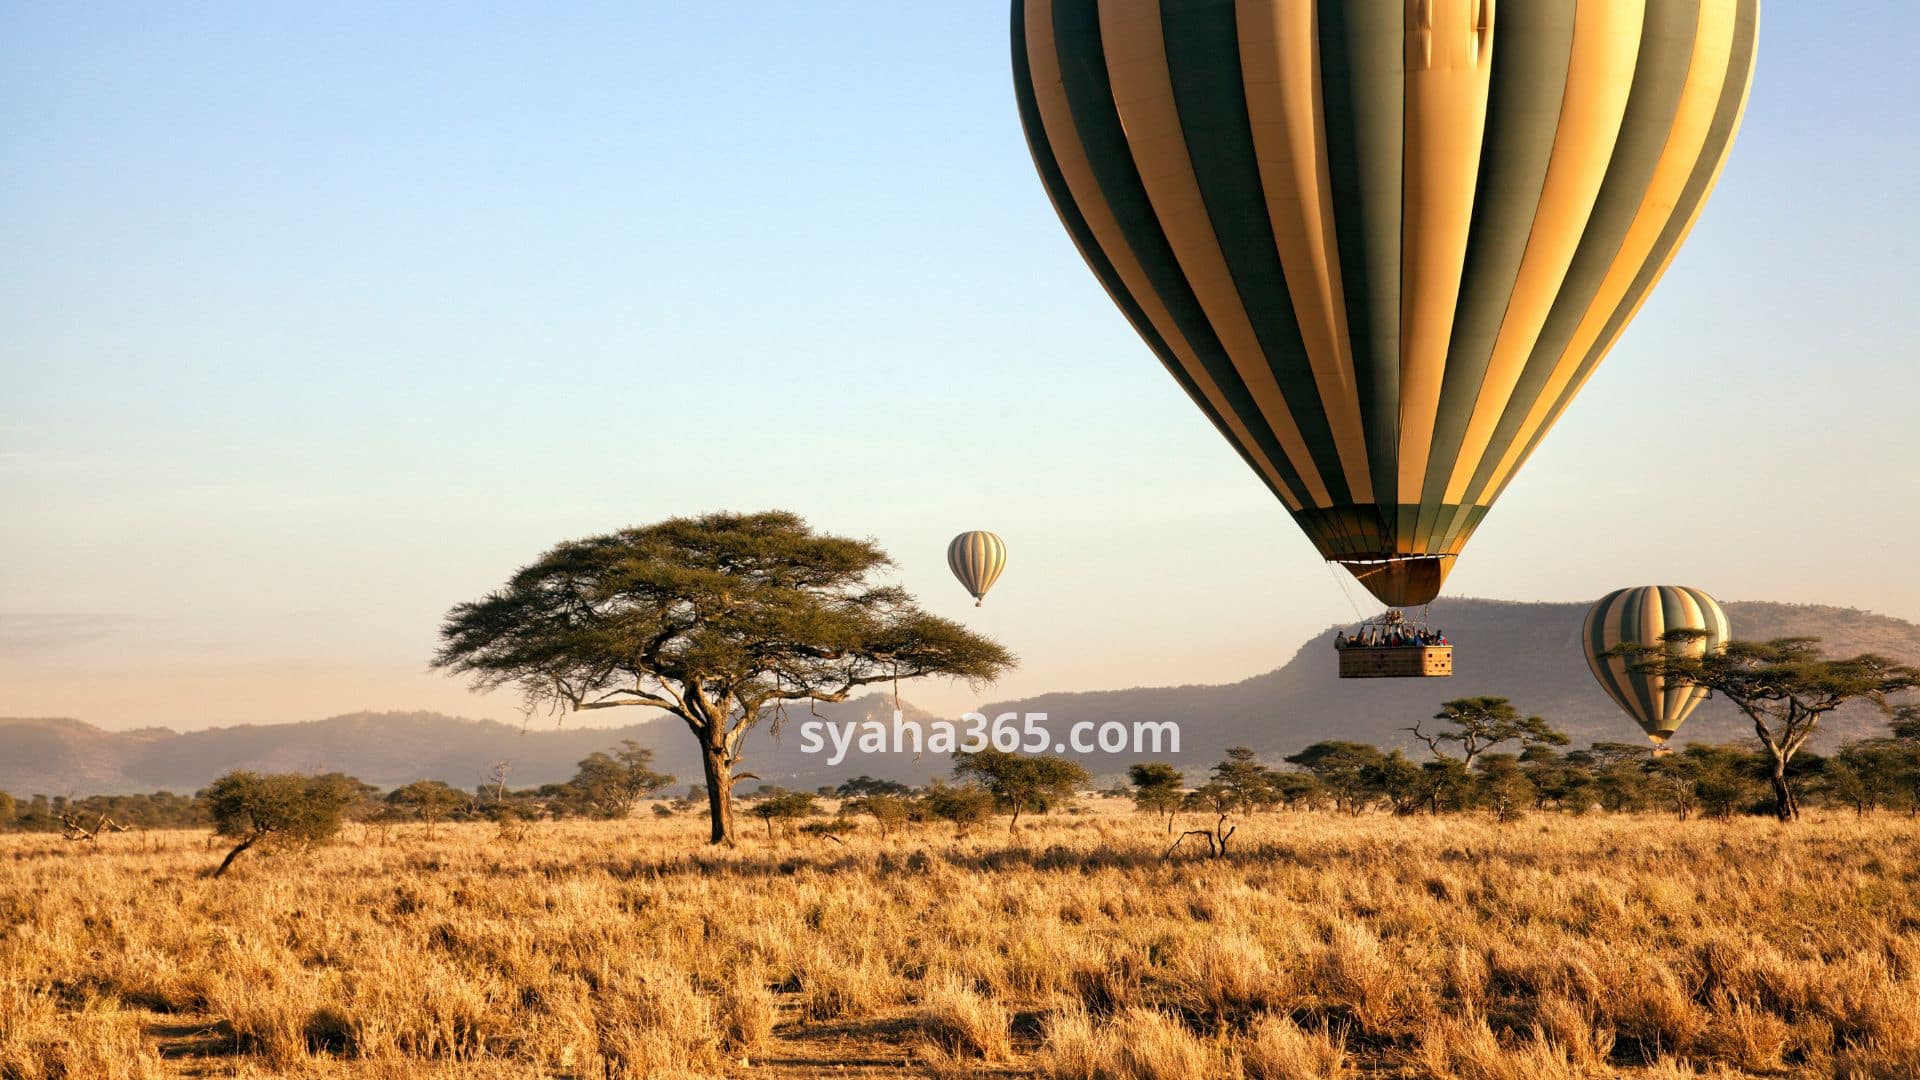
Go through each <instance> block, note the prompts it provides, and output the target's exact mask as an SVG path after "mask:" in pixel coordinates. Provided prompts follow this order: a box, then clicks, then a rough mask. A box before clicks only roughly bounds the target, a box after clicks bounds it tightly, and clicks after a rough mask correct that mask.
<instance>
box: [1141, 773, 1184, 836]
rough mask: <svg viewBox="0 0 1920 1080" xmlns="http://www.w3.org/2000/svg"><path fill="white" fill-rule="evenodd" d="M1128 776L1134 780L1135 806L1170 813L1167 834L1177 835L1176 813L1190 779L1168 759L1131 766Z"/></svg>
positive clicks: (1152, 811) (1150, 810) (1156, 812)
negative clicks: (1168, 762)
mask: <svg viewBox="0 0 1920 1080" xmlns="http://www.w3.org/2000/svg"><path fill="white" fill-rule="evenodd" d="M1127 779H1129V780H1131V781H1132V782H1133V806H1134V809H1136V810H1146V811H1149V812H1151V813H1155V814H1165V815H1167V835H1169V836H1171V835H1173V815H1174V814H1175V813H1177V812H1178V811H1179V810H1180V800H1181V797H1182V796H1183V795H1184V794H1185V791H1184V789H1185V788H1186V786H1187V778H1186V777H1184V776H1182V775H1180V770H1179V769H1176V768H1174V767H1173V766H1172V765H1169V764H1167V763H1166V762H1164V761H1143V762H1141V763H1139V764H1138V765H1129V766H1128V767H1127Z"/></svg>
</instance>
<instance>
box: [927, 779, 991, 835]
mask: <svg viewBox="0 0 1920 1080" xmlns="http://www.w3.org/2000/svg"><path fill="white" fill-rule="evenodd" d="M993 806H994V797H993V792H991V791H988V790H987V789H986V788H983V787H980V786H979V785H977V784H962V785H959V786H957V787H956V786H953V785H950V784H945V783H942V782H940V781H938V780H936V781H934V782H933V783H932V784H929V785H928V786H927V790H926V794H924V795H922V796H920V806H919V809H920V811H921V812H922V813H923V814H924V815H925V816H927V817H929V818H932V819H934V820H936V821H951V822H953V824H954V826H955V827H956V828H958V829H959V831H961V832H966V831H967V830H968V829H970V828H972V827H973V826H975V825H978V824H980V823H981V822H983V821H985V820H987V818H989V817H991V816H992V815H993Z"/></svg>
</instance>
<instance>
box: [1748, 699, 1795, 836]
mask: <svg viewBox="0 0 1920 1080" xmlns="http://www.w3.org/2000/svg"><path fill="white" fill-rule="evenodd" d="M1785 727H1786V730H1785V731H1784V732H1783V733H1782V734H1781V737H1780V738H1779V739H1775V738H1774V737H1773V733H1772V732H1770V731H1768V730H1767V725H1765V724H1763V723H1761V722H1760V717H1758V716H1754V717H1753V728H1754V732H1755V733H1756V734H1758V735H1759V736H1760V743H1761V745H1763V746H1765V747H1766V748H1767V752H1768V753H1770V754H1772V755H1773V776H1772V777H1770V779H1771V780H1772V782H1773V813H1774V816H1775V817H1778V818H1779V819H1780V820H1781V821H1798V820H1800V802H1799V800H1797V799H1795V798H1794V797H1793V785H1791V784H1789V783H1787V762H1788V761H1791V760H1792V759H1793V753H1794V751H1796V750H1798V749H1800V742H1799V741H1796V737H1795V731H1794V726H1793V722H1792V719H1791V718H1789V719H1788V721H1787V723H1786V725H1785ZM1800 738H1801V739H1804V736H1801V737H1800Z"/></svg>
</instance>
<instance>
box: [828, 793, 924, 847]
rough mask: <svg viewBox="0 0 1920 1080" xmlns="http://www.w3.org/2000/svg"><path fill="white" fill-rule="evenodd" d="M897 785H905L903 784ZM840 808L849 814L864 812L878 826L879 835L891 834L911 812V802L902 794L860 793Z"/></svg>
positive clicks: (902, 823) (903, 822) (904, 822)
mask: <svg viewBox="0 0 1920 1080" xmlns="http://www.w3.org/2000/svg"><path fill="white" fill-rule="evenodd" d="M899 786H900V787H902V788H905V787H906V785H904V784H902V785H899ZM842 810H844V811H845V812H846V813H849V814H865V815H866V816H868V817H870V818H872V819H873V823H874V824H875V825H877V826H879V827H880V835H881V836H889V835H892V833H893V830H894V829H896V828H898V827H900V826H901V825H904V824H906V822H907V820H908V819H909V818H910V817H911V816H912V814H913V807H912V804H911V803H909V802H908V801H907V799H906V797H905V796H904V795H892V794H884V793H875V794H872V795H862V796H860V797H859V798H857V799H851V800H849V801H848V802H847V803H846V804H845V805H844V806H843V807H842Z"/></svg>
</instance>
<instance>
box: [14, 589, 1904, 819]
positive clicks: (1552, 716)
mask: <svg viewBox="0 0 1920 1080" xmlns="http://www.w3.org/2000/svg"><path fill="white" fill-rule="evenodd" d="M1724 607H1725V608H1726V610H1727V613H1728V617H1729V619H1730V620H1731V622H1732V624H1733V629H1734V633H1735V634H1736V635H1737V636H1739V637H1742V638H1747V639H1761V640H1764V639H1768V638H1774V637H1785V636H1814V637H1819V638H1821V639H1822V640H1823V642H1824V645H1825V648H1826V649H1827V651H1828V652H1829V653H1830V654H1845V655H1851V654H1854V653H1859V652H1878V653H1882V654H1884V655H1888V656H1892V657H1894V658H1895V659H1898V660H1901V661H1904V662H1907V663H1913V664H1920V625H1915V624H1914V623H1911V622H1907V621H1905V620H1902V619H1898V618H1894V617H1892V616H1886V615H1879V614H1876V613H1872V612H1866V611H1860V610H1858V609H1853V608H1840V607H1833V606H1829V605H1820V604H1783V603H1772V602H1766V601H1745V602H1735V603H1728V604H1725V605H1724ZM1585 612H1586V605H1585V604H1570V603H1553V602H1527V601H1504V600H1478V599H1463V600H1443V601H1439V602H1436V603H1435V604H1434V605H1433V607H1432V609H1431V619H1432V622H1433V624H1434V625H1436V626H1438V627H1441V628H1444V629H1446V630H1447V632H1448V634H1449V635H1450V636H1451V637H1452V639H1453V640H1454V642H1455V643H1456V649H1455V670H1456V674H1455V676H1454V677H1453V678H1451V679H1444V680H1442V679H1431V680H1359V681H1346V682H1342V681H1341V680H1339V679H1338V678H1337V677H1336V672H1335V662H1334V659H1335V658H1334V654H1333V649H1332V638H1333V633H1334V630H1335V628H1334V627H1329V628H1328V629H1327V630H1325V631H1324V632H1323V633H1321V634H1316V635H1315V636H1314V637H1313V638H1311V639H1310V640H1308V641H1307V642H1305V643H1303V644H1302V645H1300V646H1299V647H1298V648H1296V649H1295V650H1293V652H1292V653H1291V654H1290V655H1289V656H1288V657H1287V659H1286V660H1285V662H1283V663H1281V664H1280V665H1279V666H1277V667H1275V668H1273V669H1271V670H1269V671H1266V672H1262V673H1259V674H1255V675H1250V676H1248V677H1247V678H1245V679H1241V680H1238V681H1235V682H1231V683H1220V684H1206V683H1187V684H1183V685H1179V686H1144V687H1130V688H1124V689H1110V690H1088V691H1060V692H1054V693H1047V694H1040V695H1035V696H1032V697H1027V698H1021V699H1013V700H1007V701H999V702H992V703H989V704H986V705H984V706H982V707H981V709H980V711H981V712H983V713H985V714H986V715H988V716H997V715H999V714H1001V713H1006V712H1015V713H1042V712H1044V713H1046V714H1047V717H1048V719H1047V721H1046V725H1047V727H1048V729H1049V730H1050V732H1051V733H1052V734H1053V736H1054V737H1055V738H1056V739H1061V738H1064V737H1065V735H1066V734H1067V732H1068V730H1069V728H1070V727H1071V726H1072V725H1073V724H1075V723H1080V722H1083V721H1084V722H1091V723H1095V724H1105V723H1119V724H1121V725H1123V726H1124V727H1126V728H1128V729H1129V730H1130V729H1131V727H1132V725H1134V724H1138V723H1146V722H1155V723H1157V722H1162V721H1168V720H1172V721H1175V722H1178V723H1179V724H1180V733H1181V742H1180V749H1179V752H1178V753H1161V754H1157V755H1155V754H1148V753H1144V752H1134V751H1132V749H1131V748H1129V750H1128V751H1127V752H1125V753H1123V754H1118V755H1114V754H1089V755H1072V754H1070V755H1069V756H1077V757H1080V758H1081V759H1082V760H1083V761H1084V762H1085V763H1086V764H1087V766H1088V768H1089V769H1090V771H1092V772H1093V773H1094V775H1096V776H1099V777H1113V776H1117V775H1119V774H1121V773H1123V772H1124V771H1125V769H1126V766H1127V765H1129V764H1131V763H1133V762H1134V761H1137V760H1142V759H1143V758H1146V757H1156V758H1160V759H1166V760H1172V761H1175V762H1176V763H1177V764H1179V765H1181V766H1182V767H1183V768H1185V769H1187V770H1189V771H1190V772H1194V771H1195V770H1201V769H1204V768H1205V767H1206V766H1208V765H1210V764H1211V763H1212V762H1214V761H1217V760H1219V757H1220V755H1221V754H1222V752H1224V750H1225V749H1226V748H1227V747H1229V746H1237V745H1245V746H1251V747H1253V748H1254V749H1255V750H1256V751H1257V752H1259V754H1260V755H1261V756H1262V757H1263V758H1264V759H1266V760H1268V761H1278V760H1279V759H1280V758H1281V757H1283V756H1284V755H1286V754H1288V753H1292V752H1293V751H1295V750H1298V749H1299V748H1301V747H1303V746H1306V745H1307V744H1309V743H1311V742H1315V741H1318V740H1321V739H1331V738H1349V739H1356V740H1359V741H1363V742H1372V743H1376V744H1379V745H1382V746H1403V747H1406V748H1407V749H1409V750H1412V749H1416V748H1417V745H1416V744H1414V743H1413V742H1412V741H1411V738H1410V736H1409V735H1408V734H1407V732H1406V730H1405V729H1406V728H1407V727H1408V726H1409V725H1411V724H1412V723H1413V722H1414V721H1415V720H1417V719H1420V718H1422V717H1427V716H1431V715H1432V714H1433V713H1434V712H1436V711H1438V708H1439V706H1440V704H1441V703H1442V702H1443V701H1446V700H1450V699H1452V698H1458V697H1468V696H1474V695H1478V694H1498V695H1500V696H1503V697H1507V698H1510V699H1512V700H1513V702H1514V703H1515V705H1516V706H1518V707H1519V708H1521V709H1523V710H1524V711H1526V712H1528V713H1535V714H1539V715H1542V716H1545V717H1546V718H1547V719H1548V720H1549V721H1551V722H1552V723H1554V724H1555V726H1557V727H1559V728H1561V729H1562V730H1564V731H1566V732H1567V733H1568V734H1569V735H1570V736H1572V737H1573V740H1574V742H1575V744H1576V745H1579V744H1584V743H1587V742H1591V741H1594V740H1597V739H1609V740H1616V741H1623V742H1624V741H1634V740H1636V739H1638V738H1639V731H1638V729H1637V728H1635V727H1634V726H1633V725H1632V724H1631V723H1630V722H1629V721H1628V720H1627V719H1626V718H1625V717H1624V716H1623V715H1622V714H1621V713H1620V712H1619V711H1618V710H1617V709H1616V708H1615V707H1614V706H1613V704H1612V703H1611V702H1610V701H1609V700H1608V699H1607V698H1606V697H1605V695H1604V694H1602V693H1601V692H1600V690H1599V688H1598V686H1596V685H1595V684H1594V681H1593V677H1592V675H1591V674H1590V673H1589V672H1588V670H1587V667H1586V662H1585V660H1584V658H1583V657H1582V655H1581V652H1580V648H1579V631H1580V626H1581V622H1582V620H1583V619H1584V616H1585ZM900 707H901V711H902V714H903V716H904V718H905V719H906V720H908V721H909V722H912V723H925V722H927V721H930V720H933V719H935V717H934V716H933V715H932V714H930V713H927V712H925V711H924V710H921V709H918V708H915V707H914V706H913V705H912V704H911V703H910V702H904V701H903V702H901V703H900ZM893 708H894V700H893V698H892V697H891V696H889V695H884V694H878V693H876V694H870V695H868V696H866V697H862V698H858V699H855V700H852V701H848V702H844V703H840V704H835V705H822V706H820V708H819V712H820V714H821V716H822V717H823V718H825V719H828V720H830V721H833V722H835V723H840V724H846V723H851V722H856V721H862V720H881V721H884V720H886V719H887V718H888V717H890V715H891V713H892V711H893ZM812 719H814V717H813V716H812V715H811V714H808V713H801V714H800V715H798V716H795V717H794V718H793V719H792V721H791V722H789V723H788V724H787V725H786V730H785V731H784V732H783V733H775V732H773V731H772V730H770V728H769V727H768V726H766V725H763V727H762V728H761V729H757V730H756V731H755V732H754V733H753V734H752V735H750V736H749V740H748V743H747V748H746V760H745V762H744V763H743V766H742V767H743V768H744V769H745V770H747V771H750V772H753V773H755V774H756V775H757V776H759V777H760V778H761V780H762V781H764V782H767V783H777V784H782V785H785V786H804V787H813V786H816V785H819V784H826V783H834V782H838V781H839V780H843V779H845V778H847V777H849V776H854V775H860V774H866V775H872V776H879V777H885V778H888V779H895V780H901V781H903V782H908V783H924V782H926V781H927V780H930V779H933V778H935V777H938V776H943V775H945V774H946V773H947V771H948V763H947V761H946V759H945V757H944V755H936V754H931V753H929V754H922V755H917V756H915V755H908V754H861V753H858V752H857V751H856V752H854V753H852V754H850V755H849V756H848V758H847V759H846V760H845V761H844V762H841V763H840V764H839V765H837V766H831V765H829V764H827V756H828V755H827V754H826V753H808V752H807V750H806V749H805V748H804V746H803V740H802V739H801V738H799V737H797V736H798V735H799V734H801V730H804V729H801V730H796V728H797V727H798V725H802V724H804V723H806V722H808V721H810V720H812ZM1880 723H1881V720H1880V718H1879V715H1878V714H1877V713H1876V712H1874V710H1872V709H1870V708H1864V707H1859V706H1855V707H1851V708H1849V709H1848V710H1843V711H1842V712H1841V713H1840V714H1838V715H1836V716H1835V717H1833V718H1832V720H1831V721H1830V722H1829V723H1828V725H1827V726H1826V728H1825V729H1824V730H1823V732H1822V737H1821V739H1820V740H1819V741H1818V742H1817V743H1816V744H1815V748H1816V749H1818V748H1820V747H1823V746H1825V747H1830V746H1832V745H1835V744H1837V743H1838V742H1840V741H1843V740H1845V739H1851V738H1858V737H1861V736H1863V735H1867V734H1871V733H1873V732H1874V731H1876V730H1878V728H1879V725H1880ZM1751 735H1752V730H1751V728H1750V727H1749V726H1747V724H1746V723H1745V721H1744V719H1743V718H1742V717H1740V716H1739V714H1738V713H1737V712H1736V711H1735V710H1733V709H1732V707H1731V706H1729V705H1727V704H1726V703H1725V702H1720V701H1709V702H1707V703H1706V704H1705V705H1703V706H1702V707H1701V708H1700V710H1699V711H1698V712H1697V713H1696V714H1695V716H1694V717H1693V719H1691V720H1689V721H1688V723H1687V726H1686V727H1685V728H1683V729H1682V731H1681V734H1680V736H1679V741H1682V742H1685V741H1689V740H1692V741H1713V742H1721V741H1732V740H1739V739H1745V738H1749V737H1751ZM623 739H633V740H635V741H637V742H640V743H641V744H643V745H645V746H648V747H650V748H652V749H653V750H654V751H655V755H656V767H657V768H660V769H662V770H664V771H666V772H669V773H673V774H674V775H675V776H677V777H678V778H679V779H678V782H679V783H680V784H687V783H693V782H697V781H698V780H699V777H700V765H699V759H698V757H697V755H696V753H695V747H694V743H693V740H692V739H691V737H690V736H689V735H688V733H687V732H686V730H685V729H684V727H683V726H682V725H681V724H680V722H679V721H678V720H676V719H674V718H672V717H667V716H662V715H659V714H653V715H651V716H645V717H643V718H641V719H640V720H638V721H636V722H635V723H632V724H628V725H624V726H621V727H615V728H582V727H567V726H566V725H565V724H564V723H560V724H555V725H553V726H547V725H544V724H541V723H539V722H537V721H536V722H533V723H530V724H528V725H525V726H516V725H513V724H508V723H502V722H500V721H497V720H475V719H467V718H462V717H454V716H447V715H445V714H441V713H432V712H373V711H368V712H359V713H348V714H344V715H340V716H333V717H327V718H324V719H319V720H308V721H299V722H294V723H278V724H239V725H232V726H228V727H219V728H204V729H198V730H194V731H186V732H178V731H172V730H170V729H165V728H153V727H144V728H138V729H134V730H129V731H121V732H115V731H108V730H105V729H102V728H100V727H97V726H95V725H92V724H88V723H85V722H84V721H80V720H75V719H71V718H60V717H40V718H0V791H8V792H11V793H13V794H14V795H16V796H18V795H24V794H79V795H85V794H96V793H100V794H107V793H117V792H126V791H152V790H173V791H191V790H194V789H196V788H198V787H201V786H204V785H205V784H206V783H207V782H208V781H210V780H212V779H213V778H214V777H215V776H218V775H220V774H221V773H223V772H226V771H228V770H230V769H236V768H249V769H256V770H265V771H295V772H312V771H332V770H336V769H337V770H339V771H342V772H346V773H350V774H352V775H355V776H358V777H360V778H361V779H363V780H366V781H368V782H369V783H373V784H378V785H380V786H382V787H392V786H397V785H400V784H404V783H407V782H410V781H412V780H416V779H420V778H422V777H427V778H432V779H439V780H445V781H447V782H448V783H450V784H454V785H455V786H457V787H463V788H469V787H472V786H474V785H476V784H479V783H480V782H481V781H482V780H484V779H485V777H486V774H487V772H488V770H489V769H490V768H491V766H492V765H493V763H494V762H496V761H501V760H508V761H510V762H512V766H513V771H512V773H511V775H510V778H509V782H510V783H512V784H514V785H516V786H532V785H537V784H541V783H550V782H556V781H560V780H564V779H566V778H568V777H569V776H571V775H572V773H573V769H574V765H575V763H577V762H578V761H579V760H580V759H581V758H583V757H585V756H586V755H587V754H589V753H592V752H594V751H596V750H604V749H606V748H608V747H611V746H614V745H617V744H618V743H619V742H620V741H621V740H623ZM1196 774H1197V773H1196Z"/></svg>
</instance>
